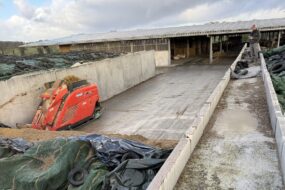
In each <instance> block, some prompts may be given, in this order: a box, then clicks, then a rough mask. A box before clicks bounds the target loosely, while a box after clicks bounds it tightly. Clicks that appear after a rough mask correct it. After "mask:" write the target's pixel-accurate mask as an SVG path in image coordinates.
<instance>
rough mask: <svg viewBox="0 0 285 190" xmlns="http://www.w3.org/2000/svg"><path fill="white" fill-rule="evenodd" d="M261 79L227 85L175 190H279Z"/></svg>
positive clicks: (273, 144) (274, 147)
mask: <svg viewBox="0 0 285 190" xmlns="http://www.w3.org/2000/svg"><path fill="white" fill-rule="evenodd" d="M279 167H280V166H279V163H278V156H277V148H276V142H275V138H274V136H273V132H272V129H271V127H270V122H269V113H268V110H267V104H266V97H265V89H264V86H263V82H262V79H261V77H258V78H252V79H241V80H233V81H230V83H229V86H228V87H227V88H226V90H225V92H224V94H223V97H222V99H221V101H220V102H219V104H218V106H217V109H216V110H215V112H214V114H213V116H212V118H211V120H210V122H209V124H208V126H207V128H206V129H205V131H204V135H203V136H202V138H201V139H200V142H199V143H198V145H197V147H196V148H195V150H194V152H193V153H192V155H191V157H190V159H189V161H188V163H187V164H186V167H185V168H184V171H183V172H182V174H181V176H180V178H179V180H178V183H177V185H176V187H175V189H177V190H183V189H187V190H188V189H195V190H196V189H215V190H216V189H240V190H244V189H283V188H284V186H283V183H282V176H281V172H280V169H279Z"/></svg>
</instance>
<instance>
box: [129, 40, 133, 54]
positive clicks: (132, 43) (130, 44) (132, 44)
mask: <svg viewBox="0 0 285 190" xmlns="http://www.w3.org/2000/svg"><path fill="white" fill-rule="evenodd" d="M130 45H131V52H132V53H134V43H133V42H132V41H131V44H130Z"/></svg>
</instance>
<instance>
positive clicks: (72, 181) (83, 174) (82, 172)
mask: <svg viewBox="0 0 285 190" xmlns="http://www.w3.org/2000/svg"><path fill="white" fill-rule="evenodd" d="M77 175H80V178H79V179H76V176H77ZM87 176H88V171H87V170H86V169H84V168H74V169H72V170H71V171H70V172H69V173H68V177H67V179H68V181H69V183H70V184H71V185H73V186H80V185H82V184H83V183H84V181H85V179H86V177H87Z"/></svg>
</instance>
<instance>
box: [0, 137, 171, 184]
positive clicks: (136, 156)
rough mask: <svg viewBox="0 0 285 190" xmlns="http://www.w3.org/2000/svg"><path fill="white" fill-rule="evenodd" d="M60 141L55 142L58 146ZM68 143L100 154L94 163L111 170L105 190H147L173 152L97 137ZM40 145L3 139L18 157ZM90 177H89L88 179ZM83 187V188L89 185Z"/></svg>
mask: <svg viewBox="0 0 285 190" xmlns="http://www.w3.org/2000/svg"><path fill="white" fill-rule="evenodd" d="M59 139H62V138H59ZM59 139H54V141H55V143H56V141H58V140H59ZM67 141H73V142H74V141H75V142H86V143H87V144H90V145H91V146H90V147H92V149H93V150H94V152H95V155H96V156H95V157H94V160H99V161H100V162H101V163H102V164H103V165H105V167H107V169H108V171H109V172H108V173H107V174H106V175H104V180H103V182H104V183H103V185H102V187H101V189H104V190H107V189H114V190H115V189H116V190H129V189H130V190H141V189H146V188H147V186H148V185H149V183H150V182H151V181H152V179H153V178H154V176H155V175H156V173H157V172H158V170H159V169H160V167H161V166H162V165H163V163H164V161H165V160H166V158H167V157H168V156H169V154H170V153H171V150H162V149H158V148H154V147H151V146H148V145H144V144H142V143H138V142H135V141H130V140H125V139H119V138H109V137H106V136H103V135H97V134H93V135H87V136H79V137H70V138H67ZM36 145H37V143H35V144H34V143H30V142H27V141H25V140H23V139H1V138H0V150H1V148H2V149H3V147H4V148H5V149H7V148H8V149H10V151H11V152H13V153H14V154H19V153H24V154H25V152H26V151H27V150H29V149H30V148H31V147H34V146H36ZM14 154H12V155H14ZM0 156H1V154H0ZM9 156H11V155H9ZM0 161H1V157H0ZM89 161H90V159H89ZM89 161H88V162H89ZM91 161H92V158H91ZM84 165H88V167H89V165H92V164H91V163H90V164H89V163H87V164H84ZM74 169H78V168H76V167H75V168H73V169H71V170H70V172H69V174H70V173H71V172H74ZM79 169H80V168H79ZM82 170H86V171H88V170H90V169H88V168H82ZM87 174H88V172H85V175H87ZM90 175H91V174H90ZM85 177H86V176H85ZM86 178H88V176H87V177H86ZM66 179H68V180H69V176H66ZM90 181H92V180H89V181H88V185H90ZM94 181H95V182H94V186H95V184H96V187H98V181H97V182H96V180H94ZM92 182H93V181H92ZM86 183H87V182H86ZM71 184H72V183H71ZM80 185H82V186H81V187H83V186H84V185H86V184H80ZM91 186H92V184H91ZM76 188H77V189H80V186H79V187H78V186H76Z"/></svg>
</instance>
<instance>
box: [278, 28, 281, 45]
mask: <svg viewBox="0 0 285 190" xmlns="http://www.w3.org/2000/svg"><path fill="white" fill-rule="evenodd" d="M280 38H281V31H278V39H277V47H279V46H280Z"/></svg>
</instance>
